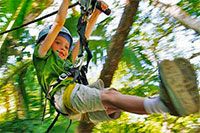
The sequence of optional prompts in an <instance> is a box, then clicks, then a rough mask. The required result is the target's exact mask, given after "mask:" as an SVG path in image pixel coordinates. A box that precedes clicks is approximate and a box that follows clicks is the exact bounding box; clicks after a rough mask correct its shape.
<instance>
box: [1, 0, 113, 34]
mask: <svg viewBox="0 0 200 133" xmlns="http://www.w3.org/2000/svg"><path fill="white" fill-rule="evenodd" d="M77 5H80V3H79V2H76V3H74V4H72V5H70V6H69V8H72V7H74V6H77ZM96 8H97V9H99V10H100V11H102V12H103V13H105V14H106V15H109V14H110V13H111V10H110V9H109V8H108V9H106V10H105V11H104V10H102V8H101V3H100V2H97V5H96ZM57 12H58V10H57V11H54V12H52V13H49V14H47V15H45V16H42V17H40V18H38V19H35V20H33V21H30V22H28V23H25V24H23V25H21V26H18V27H15V28H12V29H10V30H7V31H4V32H0V36H1V35H3V34H6V33H8V32H11V31H14V30H18V29H20V28H23V27H25V26H27V25H29V24H32V23H35V22H37V21H40V20H43V19H45V18H48V17H50V16H53V15H55V14H56V13H57Z"/></svg>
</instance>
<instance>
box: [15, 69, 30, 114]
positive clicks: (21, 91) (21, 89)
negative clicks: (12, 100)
mask: <svg viewBox="0 0 200 133" xmlns="http://www.w3.org/2000/svg"><path fill="white" fill-rule="evenodd" d="M26 72H27V67H26V68H24V70H22V71H21V73H20V74H19V80H18V83H19V85H18V88H17V92H18V97H19V103H22V107H21V111H22V112H23V114H24V116H23V117H25V118H29V106H28V104H29V102H28V96H27V93H26V89H25V84H24V78H25V74H26Z"/></svg>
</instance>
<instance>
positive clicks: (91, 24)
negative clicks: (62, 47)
mask: <svg viewBox="0 0 200 133" xmlns="http://www.w3.org/2000/svg"><path fill="white" fill-rule="evenodd" d="M101 8H102V10H106V9H107V8H108V5H107V4H106V3H104V2H103V1H101ZM100 14H101V11H100V10H98V9H97V8H95V9H94V12H93V13H92V15H91V17H90V18H89V20H88V23H87V27H86V31H85V37H86V39H89V37H90V35H91V34H92V29H93V28H94V25H95V24H96V21H97V19H98V17H99V15H100ZM79 48H80V40H79V41H78V42H77V43H76V45H75V47H74V49H73V50H72V61H73V63H74V62H75V60H76V57H77V56H78V53H79Z"/></svg>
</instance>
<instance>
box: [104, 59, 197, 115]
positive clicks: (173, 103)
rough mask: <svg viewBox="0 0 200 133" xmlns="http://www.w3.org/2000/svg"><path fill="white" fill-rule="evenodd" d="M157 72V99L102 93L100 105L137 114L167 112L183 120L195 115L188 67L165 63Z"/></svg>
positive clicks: (192, 79)
mask: <svg viewBox="0 0 200 133" xmlns="http://www.w3.org/2000/svg"><path fill="white" fill-rule="evenodd" d="M182 65H184V66H182ZM160 72H161V80H162V82H164V84H161V95H160V97H155V98H150V99H143V98H141V97H137V96H130V95H123V94H121V93H119V92H117V91H114V90H109V91H108V90H106V91H103V93H102V94H101V100H102V103H103V104H104V106H105V107H106V106H109V105H113V106H115V107H117V108H119V109H122V110H124V111H128V112H132V113H138V114H147V113H162V112H169V113H171V114H173V115H181V116H183V115H188V114H191V113H196V112H197V111H198V109H199V93H198V90H197V83H196V82H197V81H196V76H195V73H194V70H193V68H192V67H191V65H190V63H189V62H187V61H186V60H184V59H176V60H175V61H168V60H165V61H163V62H162V63H161V64H160ZM184 73H187V74H184Z"/></svg>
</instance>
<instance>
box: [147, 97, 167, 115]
mask: <svg viewBox="0 0 200 133" xmlns="http://www.w3.org/2000/svg"><path fill="white" fill-rule="evenodd" d="M144 108H145V110H146V112H147V113H148V114H152V113H167V112H169V109H168V108H167V107H166V106H165V105H164V103H163V102H162V101H161V100H160V97H159V96H158V97H153V98H146V99H145V100H144Z"/></svg>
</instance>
